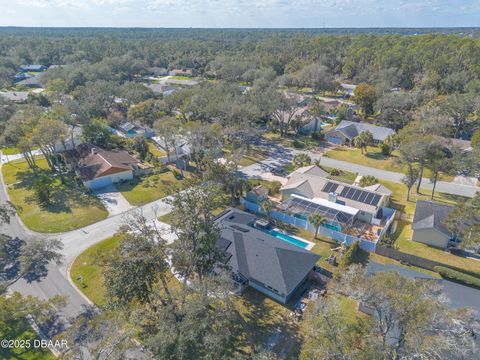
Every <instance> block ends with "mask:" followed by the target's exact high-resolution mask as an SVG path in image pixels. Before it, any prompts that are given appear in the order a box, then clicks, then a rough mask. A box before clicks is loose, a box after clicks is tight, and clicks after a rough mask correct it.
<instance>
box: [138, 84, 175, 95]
mask: <svg viewBox="0 0 480 360" xmlns="http://www.w3.org/2000/svg"><path fill="white" fill-rule="evenodd" d="M145 86H146V87H148V88H149V89H150V90H152V91H153V93H154V94H162V95H163V96H164V97H165V96H168V95H171V94H173V93H174V92H176V91H178V90H177V88H175V87H173V86H169V85H165V84H158V83H155V84H148V85H145Z"/></svg>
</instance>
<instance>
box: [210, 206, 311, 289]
mask: <svg viewBox="0 0 480 360" xmlns="http://www.w3.org/2000/svg"><path fill="white" fill-rule="evenodd" d="M256 219H257V217H256V216H254V215H252V214H249V213H246V212H244V211H241V210H238V209H233V208H232V209H229V210H228V211H226V212H225V213H224V214H222V215H221V216H220V217H219V218H218V219H217V220H216V222H217V224H218V225H219V226H220V229H221V235H220V238H219V240H218V242H217V247H218V248H219V249H220V250H221V251H222V252H223V253H224V255H225V257H224V259H225V263H226V264H227V265H228V266H229V267H230V268H231V270H232V271H233V272H234V273H239V274H240V275H242V276H243V277H245V278H246V279H248V280H250V281H252V280H254V281H256V282H258V283H261V284H263V285H264V286H266V287H268V288H272V289H275V290H277V292H278V293H280V294H284V295H288V294H290V293H291V292H292V291H293V290H295V288H296V287H297V286H298V284H299V283H300V282H301V281H302V280H303V279H304V278H305V276H306V275H307V274H308V273H309V272H310V270H311V269H312V268H313V266H314V265H315V263H316V262H317V261H318V259H319V258H320V256H318V255H317V254H314V253H312V252H310V251H308V250H305V249H302V248H300V247H298V246H296V245H293V244H290V243H288V242H286V241H283V240H280V239H278V238H276V237H274V236H272V235H270V234H268V233H266V232H264V231H261V230H258V229H256V228H254V227H253V226H251V225H252V224H253V223H254V222H255V220H256Z"/></svg>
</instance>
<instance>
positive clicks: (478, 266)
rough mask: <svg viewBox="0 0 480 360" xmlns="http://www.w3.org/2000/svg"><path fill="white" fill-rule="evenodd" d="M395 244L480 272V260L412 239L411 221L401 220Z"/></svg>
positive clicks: (409, 250) (400, 248)
mask: <svg viewBox="0 0 480 360" xmlns="http://www.w3.org/2000/svg"><path fill="white" fill-rule="evenodd" d="M394 239H396V240H395V245H396V247H397V248H398V250H399V251H401V252H404V253H407V254H412V255H416V256H420V257H423V258H425V259H429V260H433V261H438V262H440V263H442V264H445V265H448V266H453V267H456V268H459V269H463V270H467V271H475V272H478V273H480V261H477V260H473V259H467V258H464V257H461V256H457V255H453V254H450V253H449V252H446V251H444V250H442V249H437V248H435V247H432V246H428V245H425V244H422V243H419V242H416V241H412V226H411V224H410V223H409V222H406V221H399V222H398V226H397V231H396V232H395V234H394Z"/></svg>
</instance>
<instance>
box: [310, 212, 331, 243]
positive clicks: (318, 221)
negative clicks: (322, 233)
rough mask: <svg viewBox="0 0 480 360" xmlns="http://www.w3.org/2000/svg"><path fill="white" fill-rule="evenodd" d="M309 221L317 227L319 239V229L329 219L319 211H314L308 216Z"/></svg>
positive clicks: (316, 231) (316, 233)
mask: <svg viewBox="0 0 480 360" xmlns="http://www.w3.org/2000/svg"><path fill="white" fill-rule="evenodd" d="M308 222H309V223H310V224H312V225H313V227H314V228H315V239H318V231H319V230H320V227H321V226H323V225H325V224H326V223H327V219H325V218H324V217H323V216H322V215H321V214H319V213H313V214H310V215H309V216H308Z"/></svg>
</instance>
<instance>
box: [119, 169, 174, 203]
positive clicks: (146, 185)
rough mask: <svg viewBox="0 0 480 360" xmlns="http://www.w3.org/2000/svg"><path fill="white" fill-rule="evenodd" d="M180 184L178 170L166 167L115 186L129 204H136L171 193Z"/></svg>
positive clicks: (148, 201)
mask: <svg viewBox="0 0 480 360" xmlns="http://www.w3.org/2000/svg"><path fill="white" fill-rule="evenodd" d="M181 184H182V180H181V178H180V171H179V170H170V169H167V170H165V171H164V172H161V173H158V174H150V175H145V176H141V177H136V178H134V179H133V180H130V181H126V182H123V183H121V184H117V185H116V186H117V188H118V190H119V191H120V192H121V193H122V195H123V196H124V197H125V198H126V199H127V200H128V202H129V203H130V204H131V205H134V206H137V205H144V204H147V203H150V202H152V201H155V200H158V199H161V198H164V197H165V196H168V195H170V194H173V193H174V192H175V191H176V190H177V189H178V188H179V187H181Z"/></svg>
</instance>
